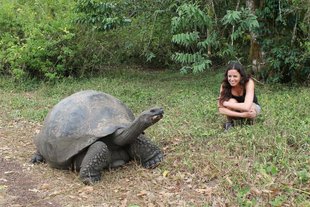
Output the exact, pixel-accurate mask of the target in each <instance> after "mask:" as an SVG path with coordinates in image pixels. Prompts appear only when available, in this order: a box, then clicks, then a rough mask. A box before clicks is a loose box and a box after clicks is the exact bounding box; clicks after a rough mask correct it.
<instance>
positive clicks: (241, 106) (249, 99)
mask: <svg viewBox="0 0 310 207" xmlns="http://www.w3.org/2000/svg"><path fill="white" fill-rule="evenodd" d="M245 91H246V95H245V99H244V102H243V103H231V102H228V101H224V102H223V106H224V107H228V108H231V109H234V110H237V111H247V112H248V111H250V109H251V106H252V104H253V99H254V81H253V80H252V79H250V80H249V81H248V82H247V83H246V85H245Z"/></svg>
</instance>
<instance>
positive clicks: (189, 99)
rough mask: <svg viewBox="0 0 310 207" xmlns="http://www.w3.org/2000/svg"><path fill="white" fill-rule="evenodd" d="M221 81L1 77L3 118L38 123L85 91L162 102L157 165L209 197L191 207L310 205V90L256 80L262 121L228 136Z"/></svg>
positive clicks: (122, 73)
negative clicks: (52, 80) (18, 79)
mask: <svg viewBox="0 0 310 207" xmlns="http://www.w3.org/2000/svg"><path fill="white" fill-rule="evenodd" d="M221 79H222V74H221V73H218V72H209V73H203V74H199V75H186V76H184V75H181V74H178V73H174V72H169V71H165V72H163V71H156V72H150V71H147V72H146V71H137V70H129V69H127V70H126V69H124V70H119V71H109V72H107V73H106V74H104V75H102V76H100V77H95V78H89V79H79V80H76V79H66V80H63V81H60V82H57V83H55V84H46V83H38V82H31V81H26V82H20V83H16V82H14V81H12V80H10V79H6V78H4V77H2V78H0V87H1V91H0V106H1V111H2V113H3V114H6V115H5V116H3V118H4V117H6V119H8V120H15V119H26V120H27V121H29V122H35V123H37V122H38V123H42V122H43V119H44V117H45V116H46V114H47V112H48V110H49V109H51V108H52V106H53V105H55V104H56V103H57V102H58V101H59V100H61V99H62V98H64V97H66V96H68V95H70V94H72V93H74V92H77V91H80V90H85V89H95V90H99V91H104V92H107V93H110V94H112V95H114V96H115V97H117V98H119V99H120V100H122V101H123V102H124V103H126V104H127V105H128V106H129V107H130V108H131V109H132V110H133V112H134V114H139V113H140V112H142V111H143V110H145V109H147V108H149V107H151V106H162V107H163V108H164V109H165V116H164V118H163V120H161V121H160V122H159V123H157V124H156V125H154V126H153V127H151V128H149V129H148V130H147V134H148V135H149V136H150V137H151V138H152V139H153V140H154V141H155V142H157V143H158V144H159V145H160V146H161V147H162V148H163V149H164V152H165V154H166V159H165V162H164V163H163V164H162V165H160V166H159V168H158V169H159V171H160V172H161V174H162V175H163V177H165V178H167V179H168V180H171V182H173V183H174V184H175V183H181V184H182V185H184V186H183V187H184V189H186V188H189V189H193V188H194V190H195V191H196V192H198V193H200V194H201V195H205V196H204V197H195V198H194V199H193V200H188V201H186V206H212V205H216V204H228V206H310V202H309V200H310V188H309V184H310V168H309V166H310V165H309V164H310V163H309V160H310V159H309V155H310V154H309V151H310V148H309V144H310V130H309V128H310V127H309V126H310V112H309V110H308V109H309V106H308V105H309V103H310V95H309V94H310V89H309V88H306V87H288V86H280V85H276V86H271V85H260V84H257V85H256V92H257V95H258V97H259V102H260V104H261V105H262V109H263V111H262V114H261V116H260V117H259V118H258V119H257V121H256V123H255V125H253V126H243V127H240V126H238V127H235V128H233V129H232V130H230V131H229V132H227V133H224V132H223V129H222V123H223V121H224V118H223V117H221V116H220V115H219V114H218V113H217V106H216V98H217V96H218V91H219V85H220V82H221ZM149 182H151V181H149ZM185 185H187V186H185ZM210 189H211V190H212V192H209V190H210ZM200 194H199V195H200ZM129 206H130V205H129ZM131 206H139V205H134V204H132V205H131Z"/></svg>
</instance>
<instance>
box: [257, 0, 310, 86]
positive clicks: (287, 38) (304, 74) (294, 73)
mask: <svg viewBox="0 0 310 207" xmlns="http://www.w3.org/2000/svg"><path fill="white" fill-rule="evenodd" d="M308 7H309V1H302V0H301V1H293V3H289V2H288V1H281V4H280V3H279V1H276V0H268V1H266V2H265V5H264V7H262V8H260V9H258V10H257V15H258V17H259V21H260V22H261V24H262V25H261V28H262V29H261V30H260V31H259V32H260V34H259V41H260V43H261V45H262V48H263V51H264V52H265V53H266V54H265V56H266V60H267V61H266V64H267V66H268V67H267V68H265V70H263V71H262V72H261V76H262V77H263V78H264V79H265V80H267V81H270V82H280V83H288V82H304V81H309V80H310V67H309V65H310V64H309V63H310V53H309V34H310V24H309V20H310V13H309V9H308Z"/></svg>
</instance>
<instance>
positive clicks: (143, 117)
mask: <svg viewBox="0 0 310 207" xmlns="http://www.w3.org/2000/svg"><path fill="white" fill-rule="evenodd" d="M163 116H164V110H163V109H162V108H151V109H149V110H146V111H144V112H142V113H141V114H140V116H139V120H140V121H141V122H142V123H143V124H145V125H146V126H151V125H153V124H155V123H156V122H158V121H159V120H160V119H162V118H163Z"/></svg>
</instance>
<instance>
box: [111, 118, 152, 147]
mask: <svg viewBox="0 0 310 207" xmlns="http://www.w3.org/2000/svg"><path fill="white" fill-rule="evenodd" d="M146 128H147V126H146V125H145V124H144V123H143V122H141V121H140V120H139V118H137V119H135V120H134V121H133V122H132V124H131V125H129V126H128V127H127V128H124V129H121V130H118V131H117V132H116V133H115V134H114V135H115V137H114V142H115V144H117V145H119V146H124V145H127V144H129V143H132V142H133V141H134V140H135V139H136V138H137V137H138V136H139V135H140V134H141V133H143V131H144V130H145V129H146Z"/></svg>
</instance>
